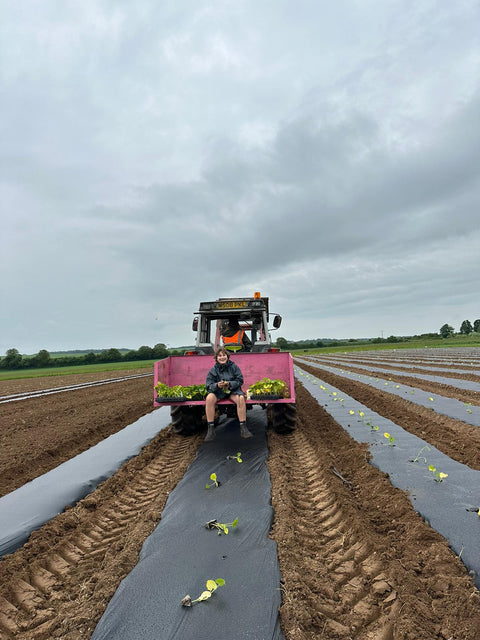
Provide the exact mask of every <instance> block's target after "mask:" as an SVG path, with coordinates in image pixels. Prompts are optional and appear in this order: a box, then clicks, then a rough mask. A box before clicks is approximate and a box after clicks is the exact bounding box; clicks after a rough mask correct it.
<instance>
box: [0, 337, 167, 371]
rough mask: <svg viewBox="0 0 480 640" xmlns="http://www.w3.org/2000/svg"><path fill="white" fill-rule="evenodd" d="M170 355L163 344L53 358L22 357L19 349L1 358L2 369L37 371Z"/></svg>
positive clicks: (39, 355)
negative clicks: (125, 350)
mask: <svg viewBox="0 0 480 640" xmlns="http://www.w3.org/2000/svg"><path fill="white" fill-rule="evenodd" d="M168 355H170V352H169V350H168V349H167V347H166V346H165V345H164V344H163V343H161V342H160V343H158V344H156V345H155V346H154V347H148V346H145V345H143V346H141V347H139V348H138V349H137V350H134V349H132V350H130V351H127V352H126V353H122V352H121V351H119V350H118V349H103V350H102V351H89V352H88V353H85V354H82V355H80V356H76V355H65V356H61V357H52V356H51V355H50V353H49V352H48V351H47V350H46V349H40V351H39V352H38V353H37V354H35V355H34V356H25V355H22V354H21V353H20V352H19V351H18V349H8V350H7V352H6V354H5V357H3V358H0V369H35V368H44V367H69V366H76V365H80V364H96V363H99V364H103V363H105V362H134V361H135V360H161V359H162V358H166V357H167V356H168Z"/></svg>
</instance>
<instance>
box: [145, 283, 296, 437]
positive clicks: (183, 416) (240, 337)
mask: <svg viewBox="0 0 480 640" xmlns="http://www.w3.org/2000/svg"><path fill="white" fill-rule="evenodd" d="M269 318H270V310H269V300H268V298H265V297H263V296H261V294H260V293H259V292H258V291H257V292H255V293H254V295H253V296H252V297H246V298H219V299H218V300H210V301H207V302H201V303H200V305H199V309H198V311H197V312H196V314H195V317H194V320H193V323H192V329H193V331H195V332H196V334H197V338H196V344H195V348H194V349H193V350H192V351H187V352H186V353H185V355H183V356H169V357H168V358H165V359H164V360H159V361H158V362H156V363H155V369H154V373H155V382H154V385H155V386H156V385H157V384H158V383H159V382H161V383H163V384H165V385H167V386H168V387H174V386H176V385H180V386H182V387H188V386H190V385H200V384H205V381H206V377H207V373H208V371H209V370H210V369H211V367H213V365H214V364H215V359H214V355H213V354H214V352H215V349H217V347H218V346H222V345H224V346H225V348H226V349H227V350H229V351H233V353H232V354H231V358H232V360H233V361H234V362H235V363H236V364H238V366H239V367H240V370H241V372H242V374H243V378H244V384H243V391H244V392H245V393H246V392H247V390H248V387H249V386H250V385H251V384H254V383H255V382H258V381H259V380H262V379H263V378H269V379H270V380H278V379H280V380H283V381H284V382H286V383H287V385H288V390H289V393H290V396H289V397H288V398H281V399H273V398H268V399H267V398H265V396H263V397H262V398H261V399H260V398H257V399H252V400H248V399H247V409H249V408H250V409H251V408H252V405H254V404H257V405H260V406H261V407H262V408H264V409H268V412H267V415H268V422H269V426H271V427H272V428H273V429H274V430H275V431H276V432H277V433H291V432H292V431H293V430H294V429H295V426H296V418H297V405H296V404H295V380H294V375H293V359H292V356H291V355H290V354H289V353H288V352H282V351H280V350H279V349H278V348H274V347H273V345H272V340H271V337H270V330H269V329H268V322H269ZM281 321H282V318H281V316H279V315H278V314H275V315H274V318H273V328H274V329H278V328H279V327H280V324H281ZM232 327H233V334H232ZM229 330H230V332H229ZM157 398H158V396H157V395H156V394H155V395H154V400H153V403H154V406H155V407H160V406H165V405H167V406H170V407H171V410H170V411H171V415H172V426H173V430H174V431H175V432H176V433H180V434H182V435H191V434H193V433H196V432H198V431H199V430H200V429H201V428H202V426H203V425H204V424H205V415H204V414H205V400H186V401H182V402H174V401H173V400H172V401H170V400H168V401H166V402H163V400H165V398H162V402H158V401H157ZM217 409H218V411H219V412H220V413H227V414H231V413H232V410H234V409H236V407H235V404H234V403H233V402H232V401H231V400H229V399H226V400H220V401H219V402H218V403H217Z"/></svg>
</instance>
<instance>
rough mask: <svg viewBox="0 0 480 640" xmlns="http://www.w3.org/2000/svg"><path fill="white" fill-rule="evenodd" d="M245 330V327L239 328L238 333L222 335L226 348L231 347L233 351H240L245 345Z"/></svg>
mask: <svg viewBox="0 0 480 640" xmlns="http://www.w3.org/2000/svg"><path fill="white" fill-rule="evenodd" d="M244 334H245V331H243V329H239V330H238V331H237V333H234V334H233V336H229V337H228V336H222V340H223V344H224V346H225V349H229V350H232V351H238V350H239V349H241V348H242V347H243V336H244Z"/></svg>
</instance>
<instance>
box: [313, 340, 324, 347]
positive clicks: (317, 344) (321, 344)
mask: <svg viewBox="0 0 480 640" xmlns="http://www.w3.org/2000/svg"><path fill="white" fill-rule="evenodd" d="M315 346H316V347H324V346H325V345H324V344H323V342H322V341H321V340H317V341H316V343H315Z"/></svg>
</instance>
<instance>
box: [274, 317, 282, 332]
mask: <svg viewBox="0 0 480 640" xmlns="http://www.w3.org/2000/svg"><path fill="white" fill-rule="evenodd" d="M281 324H282V316H275V317H274V319H273V326H274V327H275V329H279V328H280V325H281Z"/></svg>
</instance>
